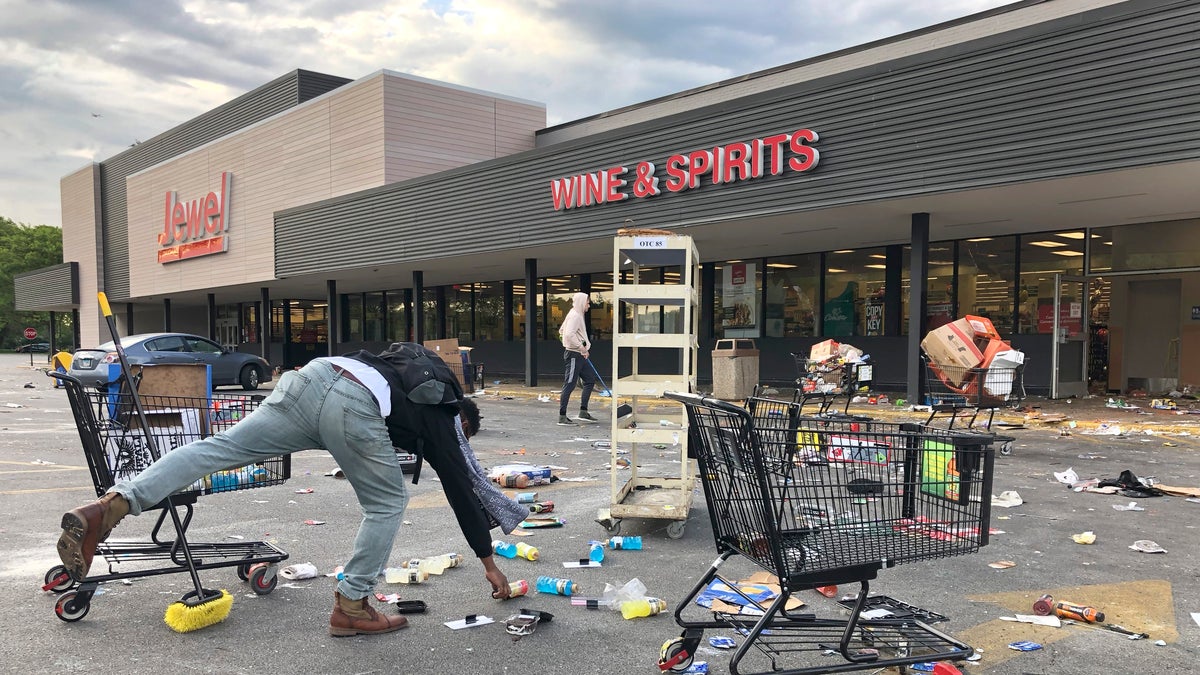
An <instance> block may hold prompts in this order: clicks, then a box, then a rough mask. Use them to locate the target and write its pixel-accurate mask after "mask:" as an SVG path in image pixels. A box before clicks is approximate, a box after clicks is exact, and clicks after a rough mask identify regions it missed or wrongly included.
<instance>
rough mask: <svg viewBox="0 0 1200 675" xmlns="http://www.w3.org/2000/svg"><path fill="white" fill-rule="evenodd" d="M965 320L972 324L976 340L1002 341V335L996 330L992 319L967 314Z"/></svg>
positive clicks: (964, 316)
mask: <svg viewBox="0 0 1200 675" xmlns="http://www.w3.org/2000/svg"><path fill="white" fill-rule="evenodd" d="M963 319H965V320H966V321H967V323H969V324H971V330H973V331H975V339H976V340H999V339H1000V333H999V332H998V331H997V330H996V327H995V326H993V325H992V320H991V319H989V318H987V317H983V316H975V315H973V314H965V315H963Z"/></svg>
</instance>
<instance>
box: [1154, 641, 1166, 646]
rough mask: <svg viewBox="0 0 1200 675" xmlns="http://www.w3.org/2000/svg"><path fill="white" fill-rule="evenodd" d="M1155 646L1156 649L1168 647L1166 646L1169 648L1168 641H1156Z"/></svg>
mask: <svg viewBox="0 0 1200 675" xmlns="http://www.w3.org/2000/svg"><path fill="white" fill-rule="evenodd" d="M1154 645H1155V646H1156V647H1166V646H1167V641H1166V640H1155V641H1154Z"/></svg>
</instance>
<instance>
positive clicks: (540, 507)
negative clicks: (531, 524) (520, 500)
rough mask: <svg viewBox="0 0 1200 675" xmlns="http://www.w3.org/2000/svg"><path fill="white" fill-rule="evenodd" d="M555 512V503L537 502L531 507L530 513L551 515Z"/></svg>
mask: <svg viewBox="0 0 1200 675" xmlns="http://www.w3.org/2000/svg"><path fill="white" fill-rule="evenodd" d="M553 510H554V502H552V501H550V500H546V501H544V502H535V503H533V504H530V505H529V512H530V513H550V512H551V511H553Z"/></svg>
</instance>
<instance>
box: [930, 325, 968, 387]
mask: <svg viewBox="0 0 1200 675" xmlns="http://www.w3.org/2000/svg"><path fill="white" fill-rule="evenodd" d="M921 349H923V350H925V353H926V354H927V355H928V356H929V359H930V360H931V361H933V363H934V364H936V365H938V366H946V367H948V368H946V369H945V370H944V373H945V376H946V378H947V379H948V380H949V381H950V382H951V383H953V384H955V385H961V384H962V383H963V381H964V380H965V379H966V378H967V376H968V375H969V374H970V373H969V372H968V370H967V369H969V368H974V367H976V366H978V365H979V364H980V363H982V362H983V352H982V351H980V349H979V347H978V346H976V345H975V331H974V329H972V328H971V324H970V322H968V321H967V320H966V319H959V320H957V321H952V322H950V323H948V324H946V325H944V326H941V327H940V328H935V329H934V330H931V331H929V334H928V335H926V336H925V339H924V340H921Z"/></svg>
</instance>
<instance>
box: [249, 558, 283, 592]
mask: <svg viewBox="0 0 1200 675" xmlns="http://www.w3.org/2000/svg"><path fill="white" fill-rule="evenodd" d="M272 572H274V570H272V569H271V568H270V567H269V566H268V565H263V566H262V567H258V566H255V567H254V568H253V569H251V571H250V580H249V581H250V588H252V589H253V590H254V592H255V593H257V594H258V595H266V594H268V593H270V592H271V591H273V590H275V586H276V585H277V584H278V583H279V576H278V575H276V574H273V573H272Z"/></svg>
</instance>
